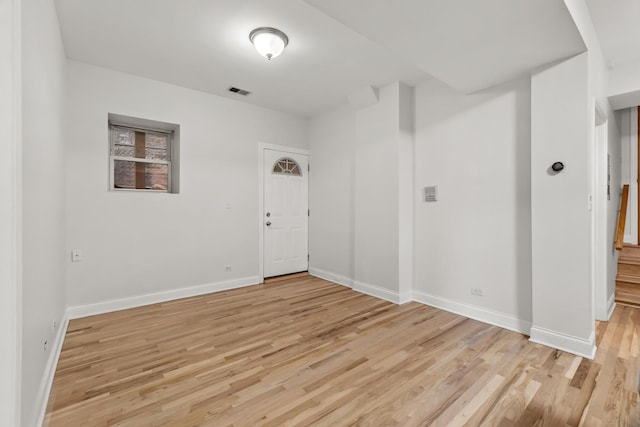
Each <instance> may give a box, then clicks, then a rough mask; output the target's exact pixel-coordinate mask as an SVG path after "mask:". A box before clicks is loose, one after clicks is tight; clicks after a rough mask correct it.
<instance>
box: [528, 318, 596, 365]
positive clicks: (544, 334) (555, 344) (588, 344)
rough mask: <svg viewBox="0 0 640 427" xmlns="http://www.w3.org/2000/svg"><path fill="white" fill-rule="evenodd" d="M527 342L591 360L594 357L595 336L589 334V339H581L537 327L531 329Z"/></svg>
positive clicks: (592, 333)
mask: <svg viewBox="0 0 640 427" xmlns="http://www.w3.org/2000/svg"><path fill="white" fill-rule="evenodd" d="M529 341H531V342H534V343H537V344H542V345H546V346H547V347H551V348H556V349H558V350H562V351H566V352H568V353H572V354H575V355H578V356H582V357H586V358H587V359H592V360H593V358H594V357H595V356H596V351H597V349H598V348H597V347H596V342H595V341H596V334H595V331H592V332H591V336H590V337H589V339H586V340H585V339H582V338H578V337H574V336H572V335H566V334H562V333H560V332H556V331H552V330H550V329H545V328H541V327H539V326H533V327H531V337H530V338H529Z"/></svg>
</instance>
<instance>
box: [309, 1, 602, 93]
mask: <svg viewBox="0 0 640 427" xmlns="http://www.w3.org/2000/svg"><path fill="white" fill-rule="evenodd" d="M305 1H306V2H307V3H309V4H312V5H314V6H315V7H317V8H318V9H320V10H322V11H324V12H325V13H327V14H328V15H330V16H333V17H334V18H336V19H337V20H339V21H341V22H343V23H344V24H346V25H347V26H349V27H351V28H354V29H355V30H356V31H358V32H359V33H361V34H363V35H365V36H366V37H368V38H370V39H371V40H374V41H376V42H378V43H380V44H381V45H383V46H385V47H387V48H388V49H390V50H392V51H394V52H397V53H398V54H400V55H401V56H402V57H404V58H407V59H409V60H411V61H412V62H413V63H415V64H417V65H418V66H419V67H420V68H421V69H422V70H424V71H427V72H428V73H429V74H431V75H432V76H434V77H436V78H437V79H439V80H442V81H443V82H445V83H447V84H448V85H450V86H452V87H454V88H456V89H458V90H460V91H462V92H466V93H470V92H475V91H478V90H481V89H485V88H487V87H490V86H493V85H495V84H498V83H501V82H505V81H507V80H511V79H513V78H515V77H517V76H519V75H523V74H524V73H527V72H529V71H530V70H532V69H534V68H536V67H539V66H541V65H544V64H548V63H551V62H554V61H557V60H559V59H563V58H567V57H570V56H573V55H576V54H578V53H580V52H584V51H585V49H586V48H585V45H584V43H583V41H582V38H581V36H580V33H579V32H578V29H577V28H576V26H575V24H574V22H573V20H572V18H571V15H570V14H569V11H568V10H567V8H566V6H565V4H564V2H563V1H561V0H482V1H478V0H393V1H391V0H377V1H371V0H349V1H344V0H305ZM609 1H610V0H609ZM365 17H366V19H365Z"/></svg>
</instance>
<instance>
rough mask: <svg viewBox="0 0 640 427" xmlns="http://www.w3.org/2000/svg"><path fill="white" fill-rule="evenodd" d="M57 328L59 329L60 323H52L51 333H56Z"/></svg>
mask: <svg viewBox="0 0 640 427" xmlns="http://www.w3.org/2000/svg"><path fill="white" fill-rule="evenodd" d="M57 327H58V322H56V321H55V320H54V321H53V322H51V332H55V331H56V328H57Z"/></svg>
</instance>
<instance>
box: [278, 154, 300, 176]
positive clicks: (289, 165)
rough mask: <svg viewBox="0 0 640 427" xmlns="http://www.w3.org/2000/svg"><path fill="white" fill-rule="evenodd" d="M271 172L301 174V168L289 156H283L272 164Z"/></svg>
mask: <svg viewBox="0 0 640 427" xmlns="http://www.w3.org/2000/svg"><path fill="white" fill-rule="evenodd" d="M272 173H277V174H281V175H296V176H302V170H301V169H300V165H299V164H298V162H296V161H295V160H293V159H292V158H290V157H283V158H281V159H280V160H278V161H277V162H276V163H275V164H274V165H273V170H272Z"/></svg>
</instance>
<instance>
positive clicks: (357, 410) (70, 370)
mask: <svg viewBox="0 0 640 427" xmlns="http://www.w3.org/2000/svg"><path fill="white" fill-rule="evenodd" d="M639 331H640V310H639V309H636V308H631V307H618V308H616V310H615V312H614V315H613V318H612V319H611V321H610V322H607V323H600V324H598V326H597V339H598V344H599V350H598V354H597V357H596V359H595V360H594V361H590V360H586V359H582V358H580V357H576V356H573V355H570V354H567V353H564V352H561V351H556V350H553V349H550V348H548V347H544V346H541V345H538V344H533V343H530V342H529V341H528V338H527V337H526V336H523V335H521V334H518V333H515V332H510V331H507V330H504V329H500V328H498V327H494V326H490V325H487V324H484V323H481V322H477V321H474V320H470V319H466V318H464V317H461V316H457V315H454V314H451V313H448V312H445V311H441V310H438V309H435V308H432V307H428V306H424V305H421V304H418V303H409V304H405V305H402V306H396V305H394V304H391V303H388V302H385V301H381V300H379V299H376V298H373V297H370V296H367V295H362V294H359V293H356V292H354V291H351V290H350V289H348V288H345V287H342V286H339V285H335V284H332V283H329V282H326V281H324V280H321V279H316V278H313V277H310V276H308V277H298V278H294V279H290V280H285V281H282V282H278V283H276V284H271V285H258V286H252V287H248V288H242V289H236V290H232V291H226V292H220V293H215V294H210V295H205V296H200V297H194V298H188V299H183V300H178V301H172V302H168V303H162V304H155V305H150V306H146V307H140V308H135V309H131V310H125V311H120V312H116V313H109V314H104V315H100V316H93V317H88V318H84V319H78V320H73V321H71V323H70V325H69V329H68V332H67V335H66V338H65V342H64V346H63V349H62V353H61V357H60V361H59V364H58V367H57V371H56V375H55V379H54V383H53V388H52V392H51V396H50V399H49V406H48V410H47V415H46V419H45V423H44V425H45V426H56V427H57V426H64V427H72V426H111V425H118V426H136V427H138V426H181V427H182V426H286V425H300V426H307V425H316V426H352V425H357V426H393V425H398V426H427V425H434V426H463V425H466V426H478V425H484V426H499V427H506V426H567V425H569V426H576V425H584V426H640V399H639V398H638V393H637V388H638V364H639V360H640V334H639Z"/></svg>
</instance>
